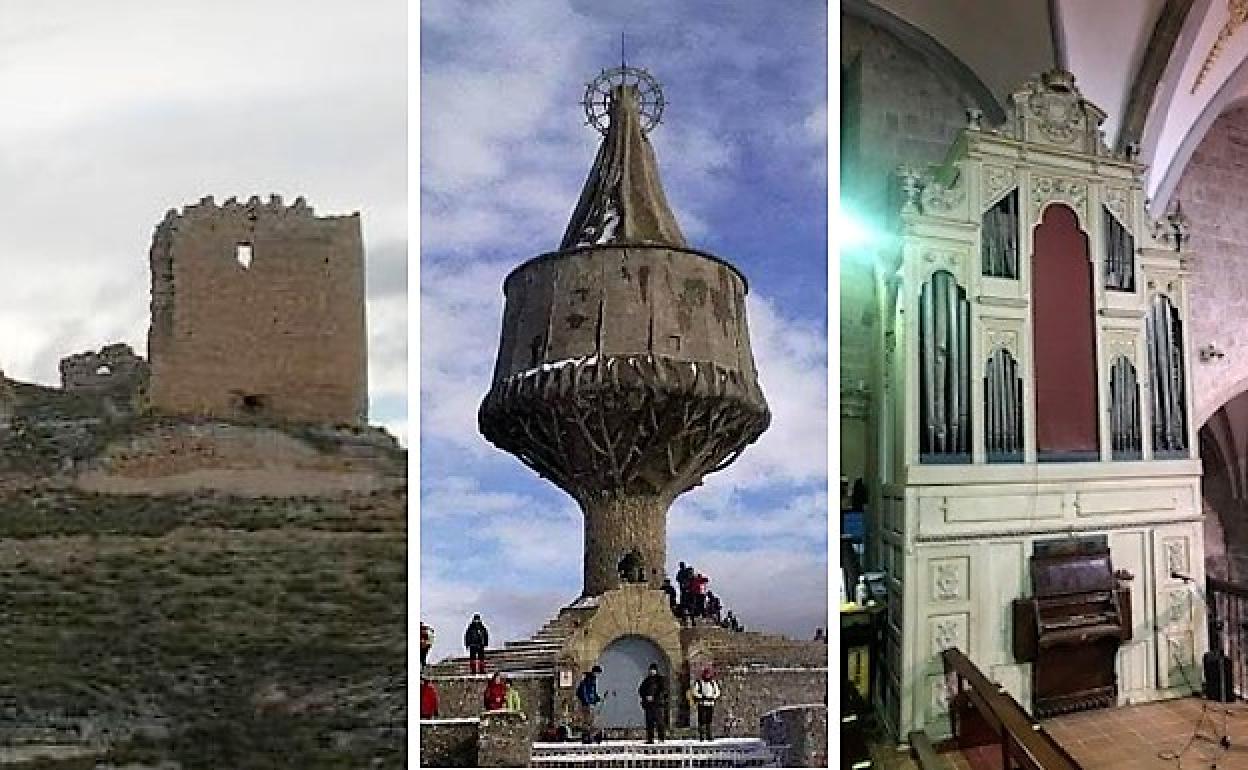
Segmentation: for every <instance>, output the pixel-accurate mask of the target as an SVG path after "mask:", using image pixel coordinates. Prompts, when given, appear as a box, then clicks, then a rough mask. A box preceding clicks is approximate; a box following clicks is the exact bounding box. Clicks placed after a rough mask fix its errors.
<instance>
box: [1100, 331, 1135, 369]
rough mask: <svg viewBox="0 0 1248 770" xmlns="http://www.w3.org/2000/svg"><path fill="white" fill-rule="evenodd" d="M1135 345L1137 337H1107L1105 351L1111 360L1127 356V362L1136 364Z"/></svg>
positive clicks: (1110, 335) (1115, 335)
mask: <svg viewBox="0 0 1248 770" xmlns="http://www.w3.org/2000/svg"><path fill="white" fill-rule="evenodd" d="M1135 343H1136V339H1135V336H1134V335H1131V334H1127V333H1123V334H1107V335H1105V350H1106V352H1107V353H1108V358H1110V359H1113V358H1114V357H1115V356H1126V358H1127V360H1128V361H1130V362H1131V363H1132V364H1134V363H1135Z"/></svg>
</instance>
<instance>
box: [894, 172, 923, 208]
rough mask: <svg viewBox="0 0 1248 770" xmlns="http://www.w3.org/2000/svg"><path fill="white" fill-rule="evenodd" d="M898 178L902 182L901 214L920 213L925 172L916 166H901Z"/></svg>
mask: <svg viewBox="0 0 1248 770" xmlns="http://www.w3.org/2000/svg"><path fill="white" fill-rule="evenodd" d="M897 177H898V179H899V180H900V181H901V193H902V204H901V213H903V214H918V213H920V209H919V204H920V203H921V201H920V199H919V195H920V193H922V192H923V172H922V171H920V170H919V169H917V168H915V167H914V166H899V167H898V168H897Z"/></svg>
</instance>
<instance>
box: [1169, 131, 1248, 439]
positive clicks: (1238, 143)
mask: <svg viewBox="0 0 1248 770" xmlns="http://www.w3.org/2000/svg"><path fill="white" fill-rule="evenodd" d="M1245 174H1248V107H1240V108H1239V109H1235V110H1231V111H1230V112H1227V113H1226V114H1224V115H1222V116H1221V117H1220V118H1218V119H1217V120H1216V121H1214V124H1213V125H1212V126H1211V127H1210V129H1209V133H1208V134H1206V135H1205V138H1204V140H1203V141H1202V142H1201V143H1200V145H1199V146H1198V147H1197V148H1196V152H1195V153H1193V155H1192V159H1191V162H1190V163H1189V164H1188V166H1187V169H1186V170H1185V171H1184V172H1183V177H1182V179H1181V180H1180V181H1179V185H1178V187H1177V189H1176V190H1175V194H1174V198H1175V200H1177V201H1180V202H1181V203H1182V207H1183V214H1184V215H1185V216H1186V217H1187V218H1188V221H1189V224H1190V230H1191V235H1192V240H1191V245H1190V248H1191V250H1192V251H1193V252H1194V253H1196V254H1199V255H1200V258H1199V259H1198V260H1195V261H1194V263H1193V264H1191V265H1189V268H1190V269H1191V271H1192V273H1191V279H1190V281H1191V282H1190V284H1189V287H1190V288H1189V306H1190V307H1191V316H1192V317H1191V321H1190V323H1191V338H1192V345H1193V347H1195V348H1196V349H1197V350H1199V349H1200V348H1201V347H1203V346H1205V345H1207V344H1213V345H1215V346H1216V347H1217V348H1218V349H1219V350H1221V351H1222V352H1224V353H1225V354H1226V355H1225V357H1223V358H1219V359H1211V360H1209V361H1204V362H1202V361H1200V360H1199V359H1196V360H1194V361H1193V362H1192V410H1191V411H1192V420H1193V422H1194V423H1195V424H1196V425H1197V426H1199V425H1202V424H1204V422H1205V420H1207V419H1208V418H1209V416H1210V415H1212V414H1213V413H1214V412H1215V411H1217V409H1218V407H1220V406H1222V405H1223V404H1225V403H1226V402H1227V401H1229V400H1230V399H1231V398H1234V397H1235V396H1236V395H1238V394H1239V393H1241V392H1243V391H1244V390H1245V389H1248V339H1245V337H1244V334H1243V330H1244V328H1245V327H1248V273H1245V272H1244V269H1243V266H1244V254H1245V253H1248V187H1245V186H1244V178H1245Z"/></svg>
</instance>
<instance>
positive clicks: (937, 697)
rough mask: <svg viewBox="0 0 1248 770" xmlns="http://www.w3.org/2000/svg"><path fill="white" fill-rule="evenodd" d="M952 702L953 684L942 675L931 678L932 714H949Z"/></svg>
mask: <svg viewBox="0 0 1248 770" xmlns="http://www.w3.org/2000/svg"><path fill="white" fill-rule="evenodd" d="M952 700H953V684H952V683H951V682H950V681H949V679H948V678H947V677H945V676H944V675H940V676H934V677H932V714H947V713H949V703H950V701H952Z"/></svg>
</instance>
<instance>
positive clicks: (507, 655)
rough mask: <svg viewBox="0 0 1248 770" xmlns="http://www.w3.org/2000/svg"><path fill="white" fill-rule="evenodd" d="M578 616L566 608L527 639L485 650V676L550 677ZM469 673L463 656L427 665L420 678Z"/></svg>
mask: <svg viewBox="0 0 1248 770" xmlns="http://www.w3.org/2000/svg"><path fill="white" fill-rule="evenodd" d="M578 615H579V612H577V611H576V610H575V609H573V608H566V607H565V608H564V609H563V610H561V611H560V612H559V615H558V616H556V617H555V618H554V619H552V620H550V621H548V622H547V623H546V625H544V626H542V627H541V628H540V629H538V631H537V633H535V634H533V636H531V637H529V638H528V639H522V640H520V641H514V642H506V643H504V644H503V646H502V647H496V648H493V649H486V651H485V666H486V671H487V672H488V673H493V672H495V671H506V672H508V673H519V672H524V673H528V674H537V675H551V676H553V675H554V673H555V657H556V656H557V655H558V654H559V650H560V649H561V648H562V647H563V644H564V642H566V641H567V639H568V637H569V636H571V634H572V631H573V630H574V629H575V628H576V626H577V623H578V621H579V618H578ZM468 673H469V670H468V657H467V656H466V655H463V656H459V657H455V658H447V659H445V660H441V661H438V662H437V663H433V664H431V665H428V666H426V667H425V670H424V672H423V673H422V676H427V677H430V678H437V677H445V676H462V675H465V674H468Z"/></svg>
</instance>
